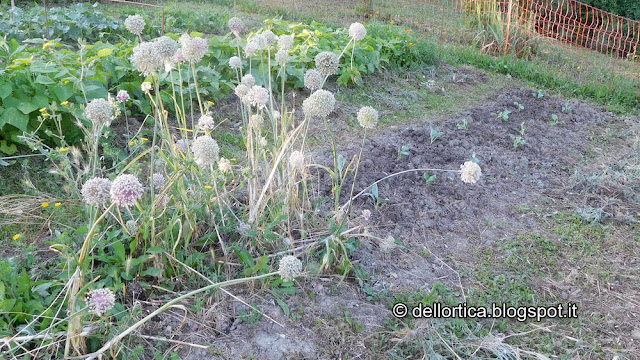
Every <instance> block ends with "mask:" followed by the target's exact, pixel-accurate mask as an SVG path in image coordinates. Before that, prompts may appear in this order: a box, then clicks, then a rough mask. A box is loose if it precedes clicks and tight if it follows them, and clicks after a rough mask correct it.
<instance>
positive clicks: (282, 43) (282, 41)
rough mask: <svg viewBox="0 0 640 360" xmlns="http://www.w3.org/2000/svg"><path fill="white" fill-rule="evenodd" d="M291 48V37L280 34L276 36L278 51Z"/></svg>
mask: <svg viewBox="0 0 640 360" xmlns="http://www.w3.org/2000/svg"><path fill="white" fill-rule="evenodd" d="M291 47H293V35H286V34H282V35H280V36H278V49H280V50H287V51H288V50H291Z"/></svg>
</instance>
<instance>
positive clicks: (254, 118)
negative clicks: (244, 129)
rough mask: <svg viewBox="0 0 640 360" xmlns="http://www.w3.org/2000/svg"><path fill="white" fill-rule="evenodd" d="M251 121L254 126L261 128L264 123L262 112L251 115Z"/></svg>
mask: <svg viewBox="0 0 640 360" xmlns="http://www.w3.org/2000/svg"><path fill="white" fill-rule="evenodd" d="M249 123H250V124H251V126H252V127H254V128H256V129H260V128H261V127H262V125H263V124H264V118H263V117H262V115H260V114H255V115H251V119H249Z"/></svg>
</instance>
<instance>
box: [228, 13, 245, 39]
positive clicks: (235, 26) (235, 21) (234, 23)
mask: <svg viewBox="0 0 640 360" xmlns="http://www.w3.org/2000/svg"><path fill="white" fill-rule="evenodd" d="M227 25H228V26H229V30H231V32H232V33H233V34H234V35H235V36H240V33H242V32H243V31H244V21H242V20H241V19H239V18H237V17H232V18H231V19H229V22H228V23H227Z"/></svg>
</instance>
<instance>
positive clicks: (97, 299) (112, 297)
mask: <svg viewBox="0 0 640 360" xmlns="http://www.w3.org/2000/svg"><path fill="white" fill-rule="evenodd" d="M86 302H87V306H88V307H89V310H90V311H91V312H92V313H94V314H96V315H97V316H102V315H104V314H105V313H107V312H108V311H109V310H111V309H113V306H114V305H115V304H116V294H115V293H114V292H113V291H112V290H111V289H107V288H102V289H97V290H91V291H89V293H88V294H87V298H86Z"/></svg>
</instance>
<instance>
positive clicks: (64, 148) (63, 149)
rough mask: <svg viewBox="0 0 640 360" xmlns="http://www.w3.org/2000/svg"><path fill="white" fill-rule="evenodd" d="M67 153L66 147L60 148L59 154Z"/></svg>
mask: <svg viewBox="0 0 640 360" xmlns="http://www.w3.org/2000/svg"><path fill="white" fill-rule="evenodd" d="M67 151H69V148H68V147H63V148H60V152H67Z"/></svg>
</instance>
